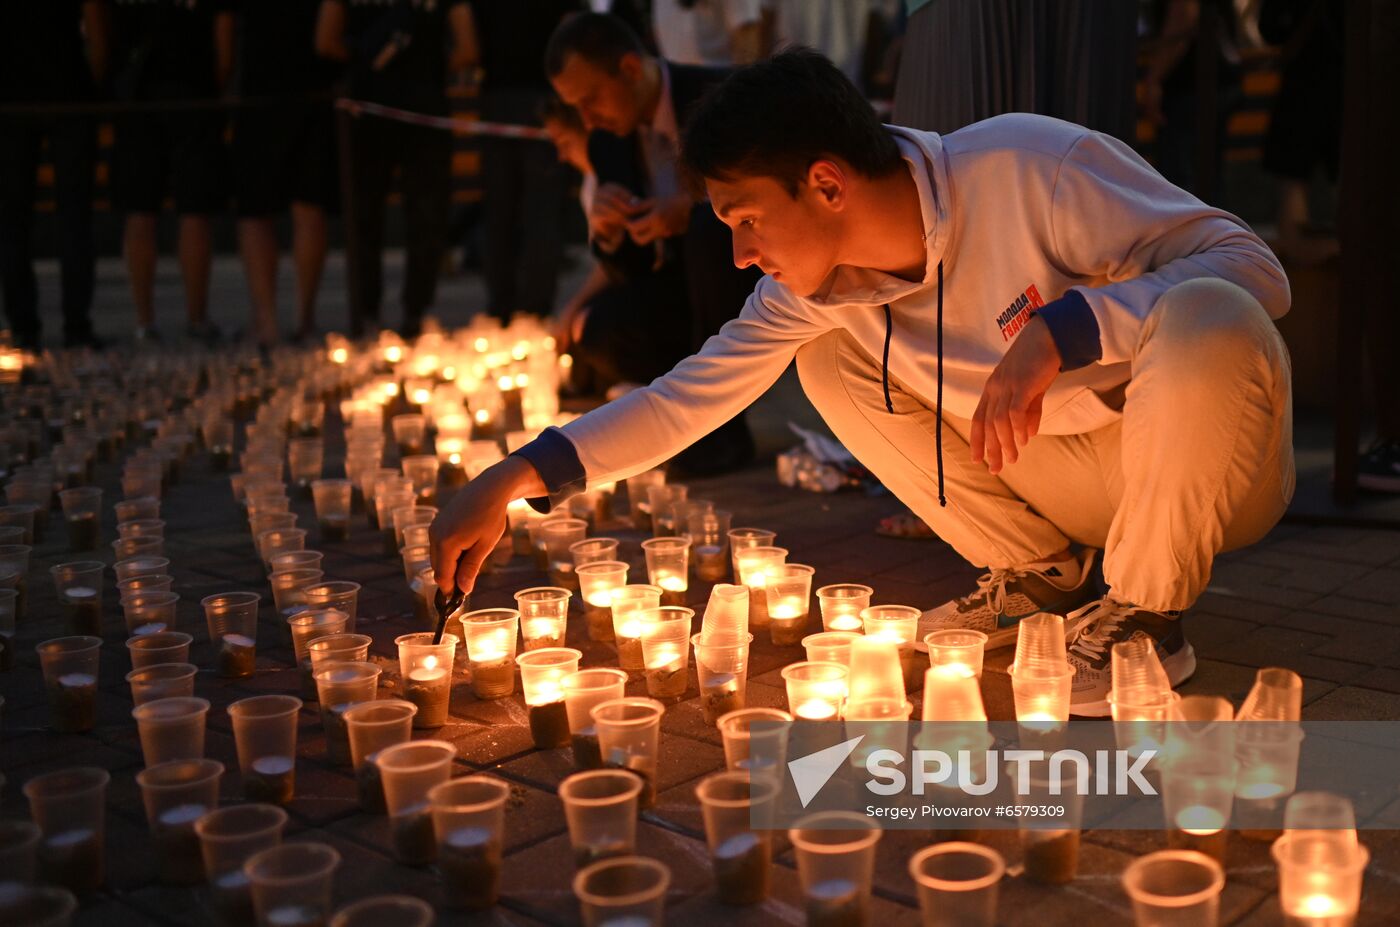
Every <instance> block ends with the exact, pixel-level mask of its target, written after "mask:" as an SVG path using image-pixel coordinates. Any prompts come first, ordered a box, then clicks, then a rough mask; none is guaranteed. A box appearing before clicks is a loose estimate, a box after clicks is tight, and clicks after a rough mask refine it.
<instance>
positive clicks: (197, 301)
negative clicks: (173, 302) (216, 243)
mask: <svg viewBox="0 0 1400 927" xmlns="http://www.w3.org/2000/svg"><path fill="white" fill-rule="evenodd" d="M177 248H178V251H179V254H180V276H181V277H182V278H183V279H184V281H185V313H186V318H187V319H188V321H189V324H190V327H192V328H200V327H203V326H204V325H205V323H206V322H207V321H208V318H209V263H210V260H211V259H212V255H213V245H212V243H211V241H210V234H209V217H208V216H193V215H190V216H181V217H180V241H179V244H178V246H177Z"/></svg>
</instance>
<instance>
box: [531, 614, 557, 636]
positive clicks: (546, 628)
mask: <svg viewBox="0 0 1400 927" xmlns="http://www.w3.org/2000/svg"><path fill="white" fill-rule="evenodd" d="M556 627H558V625H557V624H556V622H555V621H554V619H552V618H532V619H530V620H529V621H527V622H525V639H526V640H534V639H535V638H537V637H553V636H554V632H555V628H556Z"/></svg>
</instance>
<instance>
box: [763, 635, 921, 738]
mask: <svg viewBox="0 0 1400 927" xmlns="http://www.w3.org/2000/svg"><path fill="white" fill-rule="evenodd" d="M854 656H855V655H854V652H853V653H852V659H853V660H854ZM849 675H850V670H848V669H847V668H846V667H844V666H842V665H841V664H840V663H812V662H802V663H791V664H789V665H787V666H785V667H783V683H784V685H785V686H786V688H787V698H788V708H789V709H790V710H791V712H792V714H793V716H794V717H795V718H799V719H801V720H803V721H836V720H838V719H840V717H841V708H842V706H844V705H845V703H846V695H847V692H848V688H847V678H848V676H849ZM900 696H901V698H902V697H903V693H900Z"/></svg>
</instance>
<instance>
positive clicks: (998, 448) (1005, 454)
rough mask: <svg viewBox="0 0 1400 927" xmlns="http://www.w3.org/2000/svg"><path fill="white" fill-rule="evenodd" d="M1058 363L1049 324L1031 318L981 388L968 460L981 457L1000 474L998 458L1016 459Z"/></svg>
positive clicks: (1035, 421)
mask: <svg viewBox="0 0 1400 927" xmlns="http://www.w3.org/2000/svg"><path fill="white" fill-rule="evenodd" d="M1060 363H1061V358H1060V349H1059V348H1057V347H1056V346H1055V339H1054V338H1052V337H1050V326H1048V325H1046V324H1045V320H1044V319H1042V318H1041V317H1040V316H1034V317H1032V318H1031V320H1030V322H1028V323H1027V324H1026V327H1025V328H1024V329H1022V330H1021V334H1020V335H1019V336H1017V338H1016V340H1015V341H1013V342H1011V349H1010V350H1008V351H1007V352H1006V355H1005V356H1004V357H1003V358H1002V359H1001V363H999V364H997V366H996V369H995V370H993V371H992V375H991V376H990V377H988V378H987V385H986V387H985V388H984V389H983V390H982V400H981V401H980V402H979V403H977V411H976V412H975V413H973V416H972V436H971V438H970V440H969V442H968V443H969V444H971V445H972V462H973V463H981V462H982V461H983V460H985V461H986V462H987V469H988V470H990V471H991V472H992V473H1000V472H1001V468H1002V463H1003V461H1005V462H1006V463H1013V464H1014V463H1015V462H1016V457H1017V449H1018V448H1020V447H1022V446H1023V445H1024V444H1025V443H1026V442H1027V441H1029V440H1030V439H1031V438H1033V437H1035V435H1036V432H1038V431H1039V430H1040V409H1041V403H1042V402H1044V401H1045V392H1046V390H1048V389H1049V388H1050V384H1051V383H1053V382H1055V377H1056V376H1057V375H1058V374H1059V372H1060Z"/></svg>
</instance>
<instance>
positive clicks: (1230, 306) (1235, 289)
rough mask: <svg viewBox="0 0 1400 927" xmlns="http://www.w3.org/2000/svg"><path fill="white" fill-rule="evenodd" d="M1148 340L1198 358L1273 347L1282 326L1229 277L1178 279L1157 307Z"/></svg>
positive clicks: (1239, 353) (1158, 302)
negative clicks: (1279, 326)
mask: <svg viewBox="0 0 1400 927" xmlns="http://www.w3.org/2000/svg"><path fill="white" fill-rule="evenodd" d="M1152 315H1153V318H1152V319H1151V324H1149V325H1148V326H1147V329H1146V331H1145V333H1144V334H1145V340H1146V341H1149V342H1150V343H1151V344H1152V345H1153V346H1154V347H1155V348H1159V349H1160V348H1161V347H1171V348H1177V349H1180V350H1182V351H1186V352H1190V355H1191V357H1192V358H1193V360H1194V362H1195V363H1197V364H1199V363H1200V362H1201V361H1204V360H1207V359H1210V358H1212V357H1215V358H1220V359H1226V358H1230V357H1235V358H1238V357H1239V356H1241V354H1249V353H1258V352H1260V351H1266V352H1267V351H1268V350H1269V345H1270V344H1271V343H1272V342H1274V341H1276V339H1277V333H1278V330H1277V329H1276V328H1275V327H1274V323H1273V320H1272V319H1270V318H1269V315H1268V313H1266V312H1265V311H1264V307H1263V306H1261V305H1259V301H1258V300H1257V299H1255V298H1254V297H1253V296H1251V295H1250V294H1249V293H1248V292H1247V291H1245V290H1244V289H1242V288H1241V287H1239V286H1238V285H1236V284H1234V283H1231V282H1230V281H1228V280H1221V279H1220V278H1218V277H1202V278H1198V279H1196V280H1187V281H1186V282H1184V283H1178V284H1177V285H1176V286H1174V287H1172V288H1171V289H1169V290H1167V292H1165V293H1163V294H1162V295H1161V296H1160V297H1159V298H1158V300H1157V304H1156V305H1155V306H1153V308H1152Z"/></svg>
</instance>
